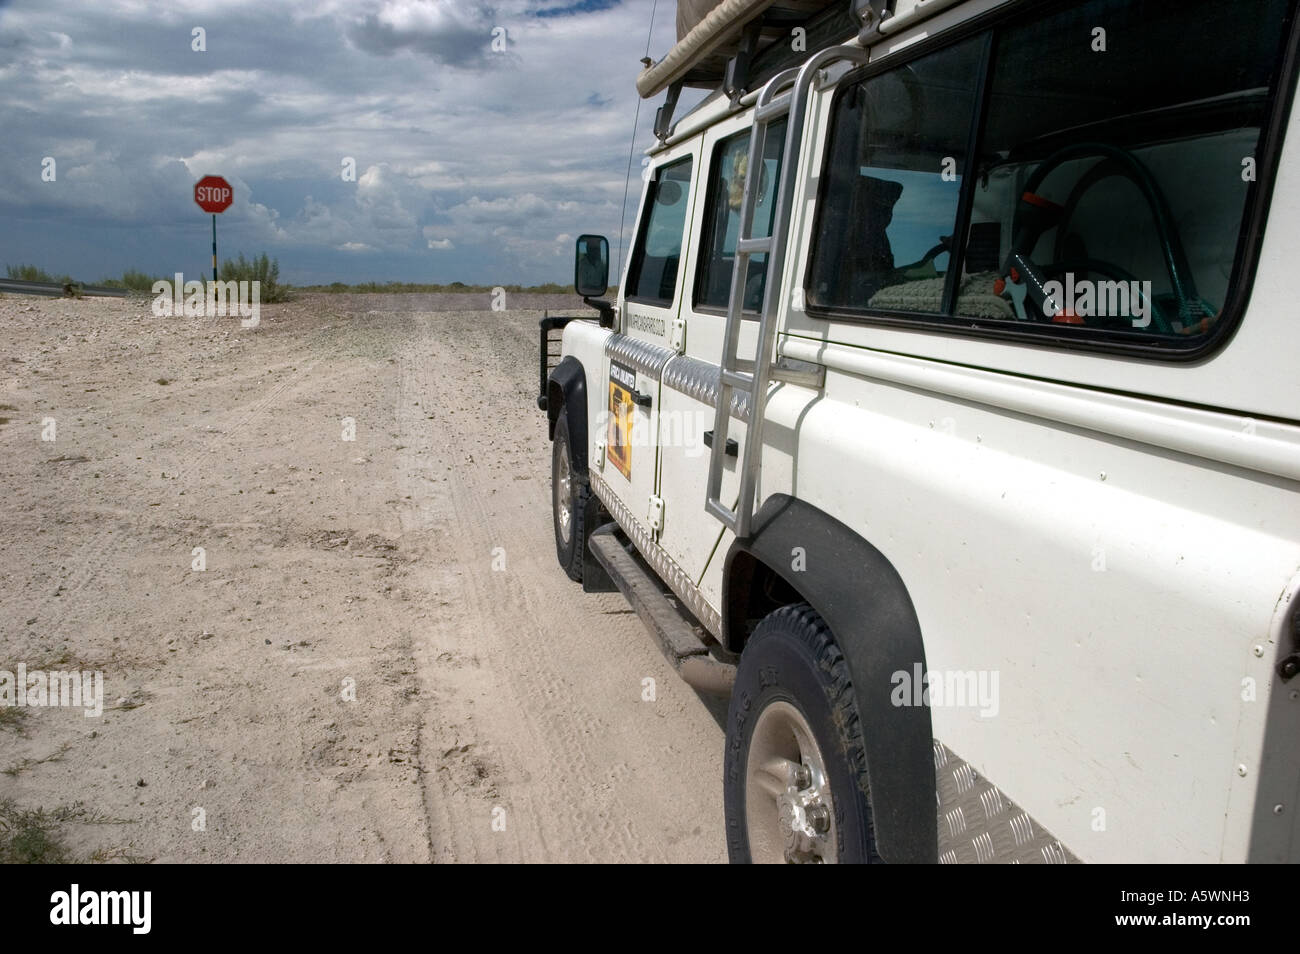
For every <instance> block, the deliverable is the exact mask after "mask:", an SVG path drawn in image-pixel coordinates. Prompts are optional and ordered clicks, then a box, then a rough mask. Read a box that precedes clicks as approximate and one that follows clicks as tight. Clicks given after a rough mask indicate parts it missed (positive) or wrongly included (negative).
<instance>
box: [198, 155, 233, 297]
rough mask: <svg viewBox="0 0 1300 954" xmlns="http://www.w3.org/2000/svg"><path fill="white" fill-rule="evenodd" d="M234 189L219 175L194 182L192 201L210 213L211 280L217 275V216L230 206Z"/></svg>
mask: <svg viewBox="0 0 1300 954" xmlns="http://www.w3.org/2000/svg"><path fill="white" fill-rule="evenodd" d="M234 200H235V190H234V189H232V188H230V183H229V182H227V181H226V180H225V179H223V178H221V176H204V177H203V178H202V179H200V180H199V181H198V182H196V183H195V184H194V201H195V202H196V203H197V204H198V207H199V208H200V209H202V210H203V211H204V212H211V213H212V280H213V281H214V282H215V281H219V278H218V277H217V216H218V215H219V214H220V213H222V212H224V211H226V209H228V208H230V204H231V203H232V202H234Z"/></svg>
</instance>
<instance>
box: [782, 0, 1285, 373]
mask: <svg viewBox="0 0 1300 954" xmlns="http://www.w3.org/2000/svg"><path fill="white" fill-rule="evenodd" d="M1073 5H1076V4H1072V3H1070V2H1069V0H1021V2H1019V3H1011V4H1008V5H1007V6H1006V7H1002V8H998V9H995V10H991V11H989V12H986V13H984V14H981V15H980V16H977V17H974V18H972V19H971V20H970V21H968V22H967V23H964V24H961V25H960V26H957V27H954V28H953V29H952V30H949V31H945V32H944V33H941V34H939V35H937V36H934V37H930V38H926V39H923V40H920V41H918V42H916V43H914V44H912V45H909V46H908V47H907V48H906V50H905V51H903V52H901V53H899V54H894V55H886V56H884V57H882V58H881V59H879V60H876V61H874V62H871V63H868V64H866V65H865V66H862V67H859V68H858V69H855V70H851V71H850V72H848V73H846V74H845V75H844V76H843V77H842V78H841V79H840V81H839V82H838V83H837V84H836V87H835V90H834V92H833V94H832V98H831V103H830V109H829V112H828V122H827V131H826V133H825V139H824V143H823V145H824V146H825V147H826V148H824V149H823V156H822V162H821V166H820V168H819V170H818V175H819V184H818V188H817V197H816V205H815V207H814V209H813V214H812V217H811V222H810V231H809V235H808V251H807V254H806V255H805V256H804V261H803V263H802V275H801V277H800V287H801V288H802V289H803V292H804V302H805V306H804V310H805V312H806V314H807V315H808V316H809V317H810V318H814V319H818V320H821V321H826V322H850V323H854V324H863V325H875V326H882V327H890V328H898V329H901V330H910V331H923V332H932V333H938V334H943V335H949V336H953V337H968V338H982V339H991V340H994V341H998V342H1007V343H1014V344H1029V345H1036V346H1039V347H1044V348H1050V349H1053V350H1057V351H1077V352H1092V353H1098V354H1105V355H1112V356H1114V355H1127V356H1134V357H1140V358H1147V359H1154V360H1160V361H1166V362H1192V361H1197V360H1201V359H1203V358H1205V357H1207V356H1209V355H1210V354H1212V353H1214V352H1216V351H1219V350H1220V349H1222V348H1223V347H1224V346H1225V345H1226V344H1227V342H1228V341H1229V340H1231V338H1232V336H1233V335H1234V334H1235V332H1236V331H1237V329H1238V327H1239V326H1240V324H1241V320H1242V317H1243V316H1244V314H1245V311H1246V309H1247V307H1248V305H1249V302H1250V294H1251V290H1252V289H1253V287H1254V283H1255V277H1256V272H1257V270H1258V265H1259V257H1260V252H1261V249H1262V246H1263V242H1264V234H1265V231H1266V227H1267V223H1268V214H1269V209H1270V207H1271V204H1272V197H1273V189H1274V185H1275V183H1276V179H1277V170H1278V164H1279V160H1280V158H1281V154H1282V149H1283V146H1284V140H1285V127H1286V124H1287V121H1288V118H1289V116H1290V113H1291V109H1292V106H1293V101H1294V98H1295V92H1296V85H1297V66H1298V65H1300V5H1297V4H1295V3H1294V0H1292V7H1291V18H1290V22H1289V23H1288V24H1287V25H1286V30H1285V31H1283V32H1284V35H1282V36H1280V37H1279V40H1278V49H1279V56H1278V66H1277V72H1278V82H1277V83H1276V84H1275V86H1274V87H1273V88H1272V89H1271V90H1270V92H1269V98H1268V100H1267V102H1266V103H1265V106H1264V121H1263V123H1262V124H1261V127H1260V134H1259V143H1258V145H1257V147H1256V150H1255V155H1254V158H1255V163H1256V165H1255V173H1256V174H1255V181H1254V182H1252V183H1250V185H1249V188H1248V190H1247V194H1246V201H1245V204H1244V207H1243V210H1242V219H1241V226H1240V229H1239V231H1238V235H1237V243H1236V248H1235V251H1234V253H1233V268H1232V276H1231V279H1230V281H1229V285H1228V292H1227V295H1226V296H1225V299H1224V304H1223V311H1222V317H1221V318H1220V320H1219V321H1218V322H1217V325H1216V327H1215V328H1214V329H1213V330H1212V331H1211V332H1210V333H1209V334H1208V335H1206V336H1205V337H1204V338H1203V339H1200V340H1190V341H1188V342H1187V343H1186V344H1182V343H1180V342H1179V341H1177V340H1173V339H1169V338H1164V339H1157V338H1154V337H1149V338H1144V339H1141V340H1134V339H1133V338H1132V337H1131V336H1124V335H1122V334H1119V333H1116V332H1109V331H1105V330H1102V329H1097V328H1082V327H1076V326H1071V325H1063V324H1062V325H1058V324H1048V323H1037V322H1035V323H1026V322H1014V323H1002V322H997V321H990V320H987V319H978V318H971V317H969V316H959V315H953V314H938V313H934V312H930V313H918V312H897V311H888V310H885V309H877V310H874V311H872V312H871V313H869V314H868V313H865V312H864V311H860V310H852V311H850V310H846V309H843V308H834V307H827V306H824V305H817V304H814V302H813V298H812V294H811V291H810V289H809V283H810V280H811V276H812V265H813V262H814V260H815V258H816V255H817V251H818V247H817V246H818V240H819V237H820V234H821V224H822V213H823V210H824V209H825V208H826V207H827V203H826V191H827V189H828V188H829V186H830V182H831V175H830V168H829V167H830V161H831V157H832V150H831V149H830V148H829V140H830V130H831V128H832V127H833V119H834V115H835V111H836V109H837V108H838V107H839V104H840V102H841V100H842V98H843V96H845V95H846V94H847V93H848V91H849V90H850V89H851V88H853V87H854V86H856V85H858V84H859V83H862V82H865V81H868V80H870V79H872V78H874V77H876V76H879V75H882V74H884V73H888V72H890V71H892V70H896V69H900V68H903V67H905V66H907V65H908V64H910V63H913V62H915V61H917V60H919V59H922V58H923V57H925V56H928V55H930V54H933V53H935V52H937V51H940V50H943V49H946V48H948V47H952V46H956V45H957V44H959V43H961V42H963V41H965V40H968V39H970V38H971V37H974V36H979V35H980V34H985V43H984V51H983V54H982V57H981V63H980V70H981V72H980V75H979V76H978V77H977V87H976V95H975V103H974V107H973V110H972V119H971V122H972V126H971V130H970V135H969V139H968V143H969V148H968V150H967V154H966V155H967V164H968V165H969V164H970V163H971V162H972V161H973V159H974V157H976V156H978V155H979V152H978V147H979V144H980V141H981V140H982V138H983V134H984V126H985V123H986V122H987V119H988V101H989V99H990V97H989V95H988V93H989V85H990V80H991V78H992V76H993V70H994V67H995V65H996V62H997V53H998V45H999V42H1000V40H1001V38H1002V31H1003V30H1004V28H1005V27H1007V26H1008V25H1011V26H1015V25H1019V24H1022V23H1023V22H1025V20H1027V19H1029V18H1037V17H1045V16H1049V15H1051V14H1052V13H1055V12H1058V11H1060V10H1063V9H1066V8H1068V7H1070V6H1073ZM1296 145H1297V144H1293V146H1296ZM961 175H962V187H961V194H960V197H959V199H958V207H957V218H956V221H955V223H954V232H953V235H954V239H957V237H958V236H960V240H959V241H954V248H953V250H952V252H951V253H950V256H949V266H948V273H947V276H946V278H947V280H946V281H945V283H944V294H943V308H944V310H945V311H947V312H951V311H952V310H953V305H954V304H955V299H956V295H957V288H958V281H959V279H960V276H961V274H962V269H963V267H964V264H965V257H966V243H967V241H968V232H969V228H970V213H971V208H972V206H973V204H974V188H975V185H974V184H975V182H976V181H977V177H976V176H973V175H971V174H970V173H969V170H968V169H963V170H962V171H961ZM958 228H960V229H961V231H957V229H958ZM1004 324H1005V325H1007V326H1003V325H1004Z"/></svg>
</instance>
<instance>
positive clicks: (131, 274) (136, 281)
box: [99, 268, 171, 294]
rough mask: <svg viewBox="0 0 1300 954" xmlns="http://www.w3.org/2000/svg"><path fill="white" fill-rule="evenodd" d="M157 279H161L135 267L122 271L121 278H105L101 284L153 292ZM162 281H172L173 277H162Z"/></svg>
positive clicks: (135, 290) (109, 286)
mask: <svg viewBox="0 0 1300 954" xmlns="http://www.w3.org/2000/svg"><path fill="white" fill-rule="evenodd" d="M156 281H160V279H157V278H155V277H154V276H152V275H148V274H146V273H145V272H140V271H136V270H135V269H134V268H128V269H127V270H126V271H124V272H123V273H122V277H121V278H105V279H104V280H103V281H101V282H100V283H99V284H101V285H103V286H104V287H105V288H125V289H126V290H127V291H133V292H145V293H147V294H153V283H154V282H156ZM161 281H171V279H170V278H167V279H161Z"/></svg>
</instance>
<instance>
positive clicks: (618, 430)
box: [605, 361, 636, 480]
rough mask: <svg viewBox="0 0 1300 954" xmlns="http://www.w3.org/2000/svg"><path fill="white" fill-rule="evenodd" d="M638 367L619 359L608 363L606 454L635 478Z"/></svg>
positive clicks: (623, 473) (627, 474) (621, 471)
mask: <svg viewBox="0 0 1300 954" xmlns="http://www.w3.org/2000/svg"><path fill="white" fill-rule="evenodd" d="M635 390H636V371H634V370H633V369H632V368H628V367H625V366H624V365H621V364H619V363H618V362H617V361H611V362H610V363H609V435H608V436H607V438H606V442H605V456H606V457H608V458H609V462H610V463H611V464H613V465H614V466H615V467H617V468H618V472H619V473H620V474H622V475H623V476H624V477H626V478H627V479H628V480H631V479H632V428H633V427H634V426H636V404H634V403H633V401H632V393H633V392H634V391H635Z"/></svg>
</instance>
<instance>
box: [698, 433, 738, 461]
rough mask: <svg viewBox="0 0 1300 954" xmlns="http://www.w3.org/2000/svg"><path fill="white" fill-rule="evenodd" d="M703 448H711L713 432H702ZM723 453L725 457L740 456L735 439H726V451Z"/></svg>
mask: <svg viewBox="0 0 1300 954" xmlns="http://www.w3.org/2000/svg"><path fill="white" fill-rule="evenodd" d="M704 446H705V447H712V446H713V432H712V431H705V432H704ZM725 453H726V455H727V456H728V457H738V456H739V455H740V445H739V444H737V443H736V439H735V438H734V437H728V438H727V449H726V451H725Z"/></svg>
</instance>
